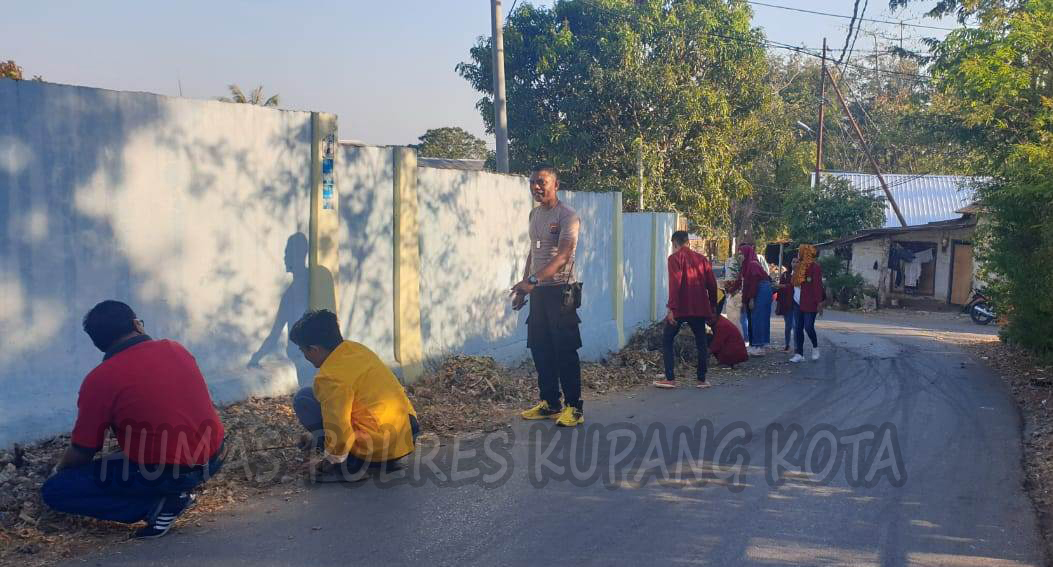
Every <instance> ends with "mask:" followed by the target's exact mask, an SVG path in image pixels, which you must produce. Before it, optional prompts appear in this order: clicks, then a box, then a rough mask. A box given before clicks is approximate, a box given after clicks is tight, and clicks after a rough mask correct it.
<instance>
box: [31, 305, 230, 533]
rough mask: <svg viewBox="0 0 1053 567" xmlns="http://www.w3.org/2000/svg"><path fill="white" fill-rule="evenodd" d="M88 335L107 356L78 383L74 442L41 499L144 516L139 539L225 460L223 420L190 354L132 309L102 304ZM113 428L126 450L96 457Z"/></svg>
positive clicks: (70, 507)
mask: <svg viewBox="0 0 1053 567" xmlns="http://www.w3.org/2000/svg"><path fill="white" fill-rule="evenodd" d="M84 331H85V332H87V333H88V336H89V337H91V341H92V342H93V343H95V346H96V347H98V349H99V350H101V351H103V352H104V353H105V356H103V359H102V363H101V364H99V365H98V366H96V367H95V369H94V370H92V371H91V372H90V373H88V376H87V377H85V378H84V382H83V383H82V384H81V387H80V395H79V397H78V399H77V421H76V424H75V425H74V427H73V433H72V435H71V440H70V446H69V447H68V448H67V449H66V453H65V454H64V455H63V456H62V460H61V461H59V463H58V465H57V466H56V472H55V473H54V474H53V475H52V476H51V478H49V479H48V480H47V481H46V482H45V483H44V486H43V487H42V488H41V496H42V497H43V499H44V502H45V503H47V505H48V506H50V507H51V508H54V509H55V510H58V511H59V512H65V513H68V514H77V515H81V516H91V517H93V518H99V519H101V520H110V521H114V522H123V523H126V524H131V523H135V522H139V521H143V520H145V521H146V527H144V528H142V529H140V530H139V531H137V532H136V534H135V535H136V537H137V538H141V539H149V538H156V537H161V536H163V535H165V534H166V533H168V530H169V529H170V528H171V527H172V523H173V522H174V521H175V519H176V518H177V517H179V515H180V514H182V513H183V512H184V511H186V509H187V507H189V506H190V504H191V503H193V501H194V497H193V495H192V494H191V490H193V489H194V488H195V487H196V486H197V485H199V484H201V483H202V482H204V481H205V480H208V478H209V477H211V476H212V475H213V474H214V473H215V472H216V471H218V470H219V468H220V467H221V466H222V459H221V456H220V455H221V453H222V447H223V424H222V423H220V421H219V416H218V415H217V414H216V410H215V409H214V408H213V407H212V400H211V398H210V397H209V394H208V387H207V386H206V385H205V379H204V377H202V376H201V371H200V370H198V367H197V363H196V362H195V361H194V357H193V356H191V354H190V353H189V352H187V350H186V349H185V348H183V346H182V345H180V344H179V343H177V342H175V341H170V340H153V339H152V338H150V337H149V336H148V335H147V334H146V333H145V331H144V327H143V322H142V320H140V319H138V318H136V316H135V312H133V311H132V309H131V307H129V306H128V305H126V304H124V303H121V302H119V301H112V300H111V301H103V302H102V303H100V304H98V305H96V306H95V307H93V308H92V310H91V311H89V312H88V314H87V315H86V316H85V317H84ZM107 431H112V432H113V434H114V435H115V436H116V438H117V443H118V444H119V445H120V447H121V451H120V452H117V453H113V454H110V455H107V456H104V457H102V458H100V459H95V458H94V457H95V454H96V453H97V452H98V451H99V450H100V449H102V447H103V442H104V441H105V440H106V432H107Z"/></svg>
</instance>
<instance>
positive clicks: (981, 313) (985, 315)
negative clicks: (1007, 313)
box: [962, 290, 998, 325]
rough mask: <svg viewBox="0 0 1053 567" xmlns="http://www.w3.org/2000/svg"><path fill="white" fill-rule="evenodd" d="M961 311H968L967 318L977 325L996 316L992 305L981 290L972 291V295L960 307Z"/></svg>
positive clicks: (983, 323) (984, 323)
mask: <svg viewBox="0 0 1053 567" xmlns="http://www.w3.org/2000/svg"><path fill="white" fill-rule="evenodd" d="M962 313H968V314H969V318H971V319H972V320H973V322H974V323H976V324H978V325H986V324H988V323H990V322H991V321H994V320H995V319H996V318H997V317H998V313H997V312H995V308H994V306H993V305H991V302H990V301H989V300H988V299H987V296H986V295H984V292H983V291H982V290H974V291H973V297H972V299H970V300H969V302H968V303H966V304H965V305H964V306H963V307H962Z"/></svg>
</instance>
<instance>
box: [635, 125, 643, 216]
mask: <svg viewBox="0 0 1053 567" xmlns="http://www.w3.org/2000/svg"><path fill="white" fill-rule="evenodd" d="M636 171H637V173H638V174H639V176H640V179H639V183H640V201H639V203H638V204H637V206H636V212H643V184H644V176H643V140H642V139H641V140H640V147H639V148H637V153H636Z"/></svg>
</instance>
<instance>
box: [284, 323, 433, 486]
mask: <svg viewBox="0 0 1053 567" xmlns="http://www.w3.org/2000/svg"><path fill="white" fill-rule="evenodd" d="M289 340H290V341H292V342H293V343H295V344H296V346H298V347H300V351H301V352H302V353H303V356H304V358H306V359H307V360H308V361H309V362H310V363H311V364H313V365H314V367H315V368H317V369H318V374H316V375H315V377H314V386H313V387H307V388H303V389H301V390H300V391H299V392H297V393H296V395H295V396H294V397H293V409H294V410H295V411H296V417H297V418H299V420H300V423H301V424H303V426H304V427H306V428H307V430H308V431H309V432H311V434H312V435H313V436H314V442H315V446H316V447H317V448H319V449H322V450H323V451H324V453H323V456H322V457H321V458H317V459H314V460H312V462H311V467H312V469H313V473H314V475H315V478H316V479H317V480H319V481H323V482H324V481H339V480H355V479H357V478H363V477H362V476H361V475H358V474H357V473H360V472H364V471H363V469H366V468H367V467H368V468H385V467H389V466H391V465H393V464H394V462H395V461H397V460H398V459H401V458H403V457H405V456H407V455H409V454H410V453H412V452H413V448H414V437H416V435H417V434H418V433H419V432H420V427H419V425H418V424H417V413H416V411H414V409H413V405H412V404H411V403H410V401H409V398H407V397H406V391H405V390H404V389H403V388H402V385H401V384H399V381H398V379H397V378H395V375H394V374H392V372H391V370H390V369H389V368H388V367H387V365H385V364H384V363H383V362H382V361H381V360H380V358H379V357H377V355H376V354H375V353H373V351H371V350H369V349H368V348H366V347H365V346H363V345H361V344H358V343H356V342H353V341H345V340H344V337H343V336H342V335H341V334H340V326H339V324H338V323H337V320H336V315H335V314H334V313H333V312H331V311H327V310H320V311H311V312H309V313H307V314H305V315H304V316H303V317H302V318H301V319H300V320H299V321H297V322H296V324H295V325H293V327H292V329H291V330H290V331H289Z"/></svg>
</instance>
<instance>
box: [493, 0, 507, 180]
mask: <svg viewBox="0 0 1053 567" xmlns="http://www.w3.org/2000/svg"><path fill="white" fill-rule="evenodd" d="M490 17H491V19H492V20H493V22H492V30H491V31H492V34H491V35H490V38H491V40H492V41H491V45H490V49H491V51H492V52H493V56H494V62H493V67H494V133H495V134H496V135H497V172H498V173H508V108H507V105H506V103H507V100H506V99H505V38H504V27H505V26H504V20H503V19H502V18H501V0H490Z"/></svg>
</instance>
